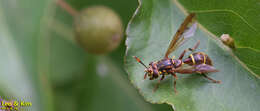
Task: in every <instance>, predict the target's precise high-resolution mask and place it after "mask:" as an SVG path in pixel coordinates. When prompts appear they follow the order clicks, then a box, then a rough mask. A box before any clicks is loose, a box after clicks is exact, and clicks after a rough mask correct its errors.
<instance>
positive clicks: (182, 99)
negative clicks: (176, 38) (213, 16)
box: [125, 0, 260, 111]
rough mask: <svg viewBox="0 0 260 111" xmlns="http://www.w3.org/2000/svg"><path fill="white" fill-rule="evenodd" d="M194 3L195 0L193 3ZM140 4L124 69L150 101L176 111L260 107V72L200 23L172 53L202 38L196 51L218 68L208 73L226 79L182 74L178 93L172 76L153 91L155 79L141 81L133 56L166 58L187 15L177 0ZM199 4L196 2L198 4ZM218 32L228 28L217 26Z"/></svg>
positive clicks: (230, 110) (252, 110)
mask: <svg viewBox="0 0 260 111" xmlns="http://www.w3.org/2000/svg"><path fill="white" fill-rule="evenodd" d="M219 2H223V1H219ZM195 3H196V2H192V3H191V4H190V5H192V4H195ZM223 3H225V2H223ZM140 4H141V6H140V7H139V8H138V9H137V12H136V13H135V15H134V17H133V19H132V20H131V22H130V23H129V26H128V29H127V36H128V37H127V40H126V45H127V51H126V60H125V62H126V63H125V68H126V70H127V72H128V74H129V78H130V80H131V82H132V83H133V84H134V86H135V87H136V88H138V89H139V92H140V93H141V94H142V95H143V96H144V97H145V99H146V100H147V101H149V102H152V103H168V104H170V105H172V107H173V109H176V110H177V111H224V110H225V111H257V110H259V108H260V106H259V100H260V80H259V78H257V77H258V76H256V75H255V73H254V72H252V71H251V70H252V69H249V68H248V67H246V66H245V64H244V63H243V62H241V61H240V59H239V58H238V57H236V56H235V55H234V54H233V53H232V51H231V50H230V49H229V48H228V47H227V46H225V45H224V44H223V43H222V42H221V41H220V40H219V39H218V38H217V37H216V35H214V34H215V33H214V34H212V33H210V32H209V31H210V30H208V29H207V27H203V26H201V25H199V28H198V29H197V31H196V33H195V36H194V37H192V38H191V39H190V40H189V41H188V42H186V43H185V44H184V45H182V46H181V47H179V48H178V49H177V50H176V51H175V52H173V53H172V54H171V56H173V55H175V56H177V57H178V56H179V55H180V53H181V52H182V51H183V50H184V49H187V48H191V47H193V46H194V45H195V43H196V42H197V41H198V40H200V41H201V44H200V46H199V47H198V49H197V50H196V51H202V52H205V53H206V54H208V55H209V57H210V58H211V59H212V61H213V65H214V67H216V69H218V70H220V71H219V72H217V73H211V74H208V75H209V76H210V77H212V78H214V79H216V80H221V81H222V83H221V84H215V83H211V82H210V81H208V80H207V79H205V78H203V77H202V76H201V75H199V74H193V75H182V74H178V75H177V76H178V80H177V90H178V94H175V93H174V90H173V77H172V76H168V77H166V79H164V80H163V81H161V84H160V86H159V88H158V90H157V91H156V92H154V93H153V91H152V90H153V88H154V86H155V84H156V83H157V80H152V81H151V80H143V76H144V67H143V66H142V65H140V64H139V63H138V62H136V61H135V59H134V58H132V56H137V57H139V58H141V59H142V60H143V62H144V63H145V64H148V63H150V62H152V61H157V60H160V59H162V57H163V56H164V54H165V51H166V50H167V48H168V45H169V43H170V41H171V39H172V36H173V35H174V33H175V32H176V31H177V28H178V27H179V26H180V24H181V23H182V22H183V20H184V18H185V16H186V15H187V14H186V13H185V12H186V11H185V9H184V8H183V7H182V6H181V5H180V4H179V3H178V2H177V1H171V0H160V1H159V0H142V1H140ZM187 4H188V3H187ZM215 4H216V3H215ZM215 4H214V5H215ZM226 4H227V3H226ZM199 6H200V5H199V3H198V4H197V7H199ZM205 16H206V15H205ZM208 18H210V15H209V17H208ZM215 21H216V20H215ZM198 22H199V23H200V24H202V23H203V22H201V20H200V14H198ZM203 25H204V24H203ZM212 27H213V26H212ZM216 27H217V26H216ZM218 33H219V34H221V33H225V32H221V31H218ZM241 33H242V32H241ZM187 55H188V54H187ZM187 55H186V56H185V57H187ZM254 56H256V55H254Z"/></svg>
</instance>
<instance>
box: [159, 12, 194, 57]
mask: <svg viewBox="0 0 260 111" xmlns="http://www.w3.org/2000/svg"><path fill="white" fill-rule="evenodd" d="M194 16H195V14H194V13H191V14H190V15H188V16H187V17H186V18H185V20H184V22H183V23H182V24H181V26H180V27H179V29H178V30H177V32H176V33H175V35H174V36H173V39H172V41H171V43H170V45H169V47H168V49H167V51H166V53H165V56H164V57H165V58H168V55H169V54H170V53H172V52H173V51H174V50H175V49H176V48H177V47H178V46H180V45H181V44H182V42H183V40H184V39H185V36H183V34H184V32H186V31H187V27H188V25H189V24H190V23H191V22H192V19H193V17H194ZM196 27H197V26H196V24H195V25H194V24H193V25H192V26H191V27H190V29H188V32H187V33H186V35H188V36H189V37H190V35H192V33H191V32H195V31H194V28H195V29H196ZM189 31H190V32H189Z"/></svg>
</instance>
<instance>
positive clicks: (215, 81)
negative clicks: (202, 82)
mask: <svg viewBox="0 0 260 111" xmlns="http://www.w3.org/2000/svg"><path fill="white" fill-rule="evenodd" d="M201 75H202V76H203V77H205V78H207V79H208V80H211V81H212V82H214V83H218V84H220V83H221V81H219V80H218V81H217V80H215V79H212V78H210V77H208V76H207V75H206V74H201Z"/></svg>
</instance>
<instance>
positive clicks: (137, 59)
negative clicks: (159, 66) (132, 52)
mask: <svg viewBox="0 0 260 111" xmlns="http://www.w3.org/2000/svg"><path fill="white" fill-rule="evenodd" d="M133 57H134V58H135V59H136V61H137V62H139V63H141V64H142V65H143V66H144V67H145V68H146V69H148V67H147V66H146V65H145V64H144V63H143V62H142V61H141V60H140V59H139V58H138V57H136V56H133Z"/></svg>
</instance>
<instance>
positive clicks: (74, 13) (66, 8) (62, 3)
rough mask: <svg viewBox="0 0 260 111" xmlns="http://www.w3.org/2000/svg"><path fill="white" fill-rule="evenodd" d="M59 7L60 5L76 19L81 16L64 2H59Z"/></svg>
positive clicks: (58, 0)
mask: <svg viewBox="0 0 260 111" xmlns="http://www.w3.org/2000/svg"><path fill="white" fill-rule="evenodd" d="M56 3H57V5H59V6H60V7H61V8H62V9H64V10H65V11H67V12H68V13H69V14H70V15H71V16H73V17H75V16H76V15H78V14H79V12H78V11H77V10H76V9H74V8H72V7H71V6H70V5H69V4H68V3H66V2H65V1H64V0H57V2H56Z"/></svg>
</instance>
